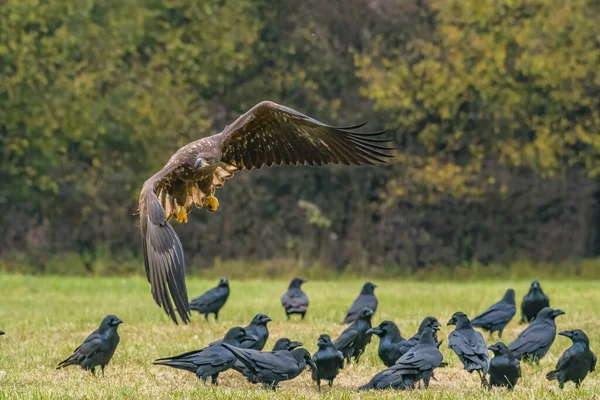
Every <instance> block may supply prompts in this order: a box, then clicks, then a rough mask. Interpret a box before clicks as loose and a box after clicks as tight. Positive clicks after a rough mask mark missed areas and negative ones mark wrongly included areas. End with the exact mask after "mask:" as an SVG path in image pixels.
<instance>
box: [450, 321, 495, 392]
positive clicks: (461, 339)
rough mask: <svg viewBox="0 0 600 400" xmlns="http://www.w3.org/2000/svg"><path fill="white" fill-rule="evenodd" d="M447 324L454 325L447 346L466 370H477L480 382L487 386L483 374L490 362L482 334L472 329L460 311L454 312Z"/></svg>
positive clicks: (486, 371) (469, 322) (485, 373)
mask: <svg viewBox="0 0 600 400" xmlns="http://www.w3.org/2000/svg"><path fill="white" fill-rule="evenodd" d="M448 325H455V326H456V328H455V329H454V330H453V331H452V332H450V335H448V347H449V348H450V349H452V350H453V351H454V352H455V353H456V355H457V356H458V358H459V359H460V361H461V362H462V364H463V367H464V369H465V370H466V371H467V372H469V373H471V372H473V371H477V374H478V375H479V379H481V384H482V385H483V386H485V387H489V384H488V382H487V379H486V377H485V376H486V375H487V373H488V370H489V367H490V362H489V355H488V349H487V344H486V343H485V339H484V338H483V335H482V334H481V333H479V332H477V331H476V330H475V329H473V327H472V326H471V321H469V318H468V317H467V315H466V314H465V313H462V312H460V311H459V312H456V313H454V315H453V316H452V318H450V320H449V321H448Z"/></svg>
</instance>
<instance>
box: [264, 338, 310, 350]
mask: <svg viewBox="0 0 600 400" xmlns="http://www.w3.org/2000/svg"><path fill="white" fill-rule="evenodd" d="M302 346H304V343H302V342H296V341H292V340H290V339H288V338H285V337H284V338H281V339H278V340H277V341H276V342H275V345H274V346H273V350H271V351H279V350H288V351H292V350H294V349H296V348H298V347H302Z"/></svg>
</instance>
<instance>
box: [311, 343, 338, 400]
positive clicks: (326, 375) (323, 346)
mask: <svg viewBox="0 0 600 400" xmlns="http://www.w3.org/2000/svg"><path fill="white" fill-rule="evenodd" d="M317 347H318V348H319V349H318V350H317V352H316V353H315V354H314V355H313V358H312V360H313V363H314V364H315V366H316V368H315V369H313V370H312V379H313V381H316V382H317V387H318V388H319V392H320V391H321V379H325V380H326V381H327V382H328V383H329V387H332V386H333V380H334V379H335V377H336V376H337V375H338V373H339V371H340V369H342V368H344V355H343V354H342V352H341V351H339V350H338V349H336V348H335V345H334V344H333V342H332V341H331V337H330V336H329V335H327V334H322V335H321V336H319V340H317Z"/></svg>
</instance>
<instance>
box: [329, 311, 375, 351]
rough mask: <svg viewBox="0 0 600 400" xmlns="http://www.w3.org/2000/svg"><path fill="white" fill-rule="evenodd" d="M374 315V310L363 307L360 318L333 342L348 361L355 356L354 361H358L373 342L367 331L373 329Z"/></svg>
mask: <svg viewBox="0 0 600 400" xmlns="http://www.w3.org/2000/svg"><path fill="white" fill-rule="evenodd" d="M372 316H373V311H371V310H370V309H369V308H363V309H362V310H361V312H360V313H359V314H358V319H357V320H356V321H354V323H353V324H352V325H350V326H349V327H348V328H346V330H345V331H344V332H342V334H341V335H340V337H338V338H337V339H335V341H334V342H333V343H334V344H335V347H336V349H338V350H339V351H341V352H342V354H343V355H344V358H345V359H346V361H348V362H350V358H352V357H354V361H356V362H358V360H359V359H360V356H361V354H362V353H363V351H364V350H365V347H366V346H367V344H369V343H371V334H370V333H367V331H368V330H369V329H371V317H372Z"/></svg>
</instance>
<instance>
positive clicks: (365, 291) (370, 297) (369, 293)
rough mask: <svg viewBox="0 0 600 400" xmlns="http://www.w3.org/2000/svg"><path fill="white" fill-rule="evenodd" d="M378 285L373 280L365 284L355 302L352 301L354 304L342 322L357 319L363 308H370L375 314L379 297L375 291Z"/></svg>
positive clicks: (345, 322) (350, 321)
mask: <svg viewBox="0 0 600 400" xmlns="http://www.w3.org/2000/svg"><path fill="white" fill-rule="evenodd" d="M376 287H377V285H375V284H373V283H371V282H367V283H365V284H364V286H363V288H362V290H361V291H360V294H359V295H358V297H357V298H356V299H355V300H354V303H352V306H351V307H350V309H349V310H348V312H347V313H346V318H344V322H342V323H343V324H351V323H353V322H354V321H356V320H357V318H358V315H359V314H360V311H361V310H362V309H363V308H368V309H369V310H371V311H373V314H375V312H376V311H377V305H378V302H377V297H375V293H374V290H375V288H376Z"/></svg>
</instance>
